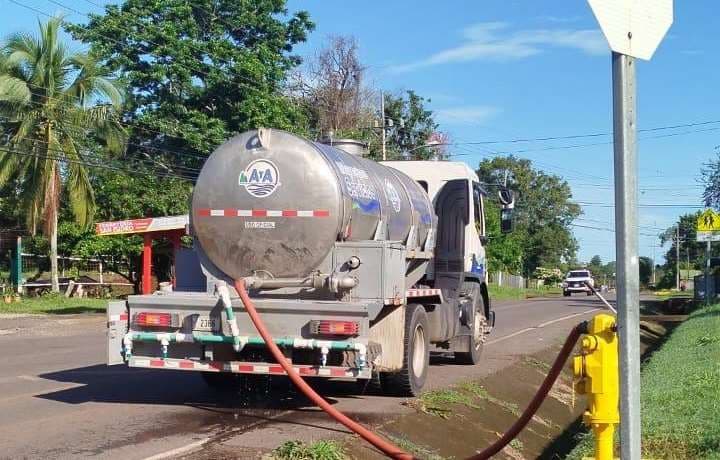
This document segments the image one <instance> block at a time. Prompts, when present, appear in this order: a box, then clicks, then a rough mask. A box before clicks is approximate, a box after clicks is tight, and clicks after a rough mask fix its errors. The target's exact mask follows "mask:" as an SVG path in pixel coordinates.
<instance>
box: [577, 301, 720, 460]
mask: <svg viewBox="0 0 720 460" xmlns="http://www.w3.org/2000/svg"><path fill="white" fill-rule="evenodd" d="M719 361H720V305H713V306H710V307H707V308H703V309H700V310H697V311H695V312H694V313H692V314H691V315H690V317H689V318H688V320H687V321H685V322H684V323H682V324H681V325H680V326H678V328H677V329H676V330H675V331H674V332H673V333H672V335H671V336H670V337H669V338H668V340H667V342H665V343H664V344H663V346H662V347H661V348H660V349H659V350H658V351H656V352H655V353H654V354H653V355H652V356H651V358H650V360H649V361H648V362H647V363H646V364H645V366H644V368H643V370H642V387H641V401H642V433H643V457H644V458H663V459H678V460H679V459H689V458H702V459H720V423H718V420H720V399H719V398H718V395H719V390H718V389H719V388H720V366H718V362H719ZM591 450H592V435H590V434H586V435H585V436H584V438H583V439H582V441H581V443H580V445H579V446H578V447H577V448H576V449H575V450H574V451H573V452H572V453H571V455H570V456H569V457H568V458H570V459H581V458H583V457H586V456H588V455H589V454H590V453H591Z"/></svg>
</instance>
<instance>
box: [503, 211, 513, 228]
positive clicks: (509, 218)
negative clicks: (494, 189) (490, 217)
mask: <svg viewBox="0 0 720 460" xmlns="http://www.w3.org/2000/svg"><path fill="white" fill-rule="evenodd" d="M512 231H513V209H512V208H502V209H501V210H500V232H501V233H510V232H512Z"/></svg>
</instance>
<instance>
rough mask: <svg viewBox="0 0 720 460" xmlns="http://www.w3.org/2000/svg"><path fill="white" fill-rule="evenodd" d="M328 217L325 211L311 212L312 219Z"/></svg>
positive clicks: (328, 213)
mask: <svg viewBox="0 0 720 460" xmlns="http://www.w3.org/2000/svg"><path fill="white" fill-rule="evenodd" d="M328 216H330V211H328V210H327V209H316V210H314V211H313V217H328Z"/></svg>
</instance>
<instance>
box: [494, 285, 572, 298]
mask: <svg viewBox="0 0 720 460" xmlns="http://www.w3.org/2000/svg"><path fill="white" fill-rule="evenodd" d="M488 289H489V291H490V298H491V299H492V300H522V299H530V298H533V297H555V296H558V295H560V294H561V293H562V290H561V289H560V288H553V287H551V288H541V289H524V288H511V287H505V286H496V285H494V284H491V285H490V286H489V288H488Z"/></svg>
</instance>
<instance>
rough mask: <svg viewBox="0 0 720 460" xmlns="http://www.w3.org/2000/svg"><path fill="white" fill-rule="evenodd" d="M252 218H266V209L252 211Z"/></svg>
mask: <svg viewBox="0 0 720 460" xmlns="http://www.w3.org/2000/svg"><path fill="white" fill-rule="evenodd" d="M252 216H253V217H267V209H253V210H252Z"/></svg>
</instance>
